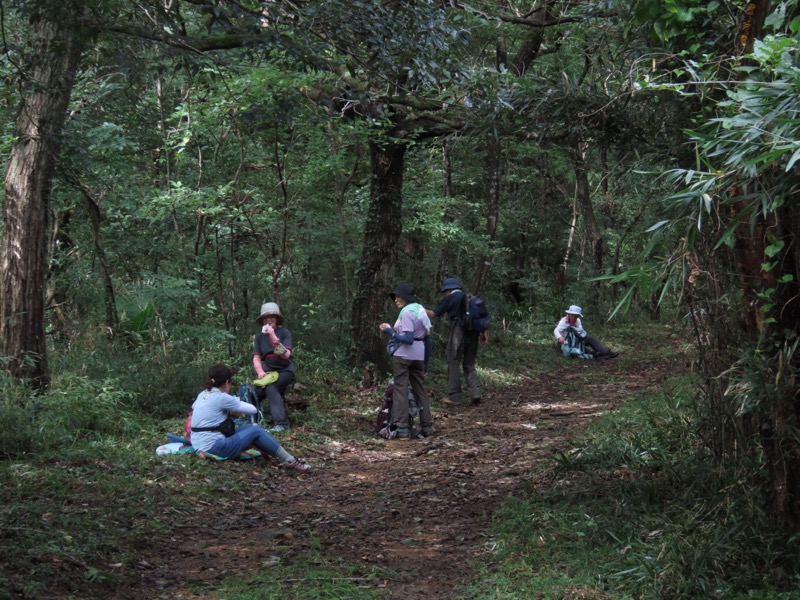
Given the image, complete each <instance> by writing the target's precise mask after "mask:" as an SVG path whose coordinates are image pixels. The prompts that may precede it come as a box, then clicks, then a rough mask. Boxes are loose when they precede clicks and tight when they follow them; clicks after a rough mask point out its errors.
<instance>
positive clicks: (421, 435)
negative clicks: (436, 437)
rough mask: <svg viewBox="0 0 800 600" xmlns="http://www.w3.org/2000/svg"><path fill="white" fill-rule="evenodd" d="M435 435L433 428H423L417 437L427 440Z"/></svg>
mask: <svg viewBox="0 0 800 600" xmlns="http://www.w3.org/2000/svg"><path fill="white" fill-rule="evenodd" d="M432 435H433V427H423V428H422V429H420V430H419V432H418V433H417V435H416V436H415V437H417V438H426V437H431V436H432Z"/></svg>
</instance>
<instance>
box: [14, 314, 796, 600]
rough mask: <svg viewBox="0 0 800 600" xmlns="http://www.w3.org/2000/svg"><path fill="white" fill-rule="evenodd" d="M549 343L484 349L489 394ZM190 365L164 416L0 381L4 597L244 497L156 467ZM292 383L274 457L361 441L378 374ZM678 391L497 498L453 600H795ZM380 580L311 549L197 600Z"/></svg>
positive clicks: (545, 339)
mask: <svg viewBox="0 0 800 600" xmlns="http://www.w3.org/2000/svg"><path fill="white" fill-rule="evenodd" d="M551 330H552V323H550V322H545V321H541V322H530V323H527V324H514V325H512V326H510V327H509V328H508V329H506V330H500V331H497V332H495V333H494V334H493V336H492V342H491V345H490V346H489V351H487V350H483V351H482V353H481V355H479V368H480V375H481V378H482V384H483V385H484V388H485V391H486V393H488V394H491V393H492V392H493V391H498V390H501V389H503V388H507V387H510V386H514V385H517V384H518V383H519V382H520V381H524V380H525V378H529V377H535V376H537V375H543V374H545V375H546V374H547V373H554V372H556V371H557V370H558V369H562V368H563V367H564V359H563V358H562V357H561V356H560V355H559V354H558V353H556V352H555V349H554V347H553V343H552V338H551ZM596 331H597V332H598V334H599V335H600V337H601V338H603V339H604V340H607V342H608V343H609V345H610V346H612V347H614V348H615V349H618V350H621V351H622V352H623V354H622V355H621V356H620V357H619V359H617V361H618V363H619V365H620V366H621V367H622V368H623V369H625V368H636V365H635V361H636V360H637V359H639V358H640V359H644V360H659V359H660V358H662V357H664V358H666V357H668V356H669V355H670V353H674V349H675V348H676V347H678V346H680V344H681V343H682V342H681V341H680V339H681V337H682V336H681V335H680V332H679V331H677V329H675V328H670V327H669V326H666V325H663V324H646V323H645V324H642V323H637V324H635V325H630V326H628V327H626V328H622V327H615V328H609V330H608V331H607V332H606V331H604V330H603V329H602V328H601V327H600V326H599V324H598V327H597V329H596ZM635 334H636V335H638V336H639V337H640V339H641V338H642V337H645V338H646V339H648V340H650V341H651V343H650V344H647V345H645V346H643V347H642V348H641V349H639V350H637V351H636V352H637V355H636V357H634V356H633V348H632V347H631V346H630V344H629V343H626V342H627V340H631V339H635ZM208 358H209V357H208V356H205V355H204V356H203V360H206V361H207V362H208V360H207V359H208ZM628 365H630V367H628ZM201 371H202V365H200V364H199V363H197V364H194V365H189V366H187V367H186V369H185V372H184V373H183V374H182V375H181V377H179V378H177V379H175V380H173V381H171V382H170V385H171V386H172V387H170V388H168V389H167V388H165V389H163V390H162V395H163V397H167V398H171V400H170V403H169V404H168V405H165V406H162V407H160V408H159V410H152V406H151V404H150V403H147V402H144V401H143V400H142V398H141V397H139V396H138V395H136V392H135V391H134V390H133V389H132V388H131V387H130V385H129V383H128V382H126V381H123V380H120V379H114V378H108V379H103V378H99V377H89V376H86V375H85V374H81V375H76V374H75V373H81V370H79V369H67V368H64V369H62V371H61V373H60V374H59V375H58V376H57V377H55V378H54V385H53V387H52V390H51V391H50V392H47V393H44V394H35V393H33V392H31V391H30V390H29V389H27V388H25V387H19V386H18V387H14V386H11V385H9V384H7V383H4V382H0V383H2V390H0V391H2V392H3V398H2V399H0V426H2V427H3V431H4V434H3V436H2V438H1V439H0V553H2V556H3V557H4V559H3V561H2V563H0V598H3V597H25V598H40V597H70V596H73V597H81V598H90V597H92V596H93V591H94V590H101V589H103V588H104V587H105V586H107V585H109V584H113V583H119V582H120V581H122V580H121V579H120V576H119V574H118V573H119V566H120V565H126V566H127V567H131V566H133V567H135V568H139V565H142V566H141V568H148V567H147V564H146V560H147V551H148V548H149V546H150V544H151V542H152V540H153V539H154V538H156V537H161V538H164V537H165V536H166V537H168V536H169V535H171V533H170V532H171V531H172V529H173V528H174V527H175V525H176V524H179V525H180V524H191V523H192V522H193V518H194V513H195V511H196V510H197V509H198V506H200V505H206V504H209V503H214V504H216V505H220V506H224V504H225V499H226V498H231V497H233V496H236V497H238V498H239V499H241V497H244V496H246V495H247V489H246V486H245V485H244V484H242V481H241V480H242V478H241V477H240V475H241V474H243V473H247V472H249V471H250V470H252V467H251V466H250V465H248V464H247V463H246V462H245V463H236V462H231V463H227V464H225V467H224V468H214V467H215V465H209V464H207V462H206V461H199V460H196V459H195V458H194V457H192V456H178V457H171V458H170V459H169V460H162V459H159V458H157V457H156V456H155V455H154V452H153V450H154V448H155V447H156V446H157V445H158V444H161V443H163V442H165V441H166V440H165V435H164V434H165V432H167V431H171V432H175V433H179V432H180V431H181V427H182V424H183V419H184V418H185V414H186V411H188V408H189V405H190V403H191V399H192V398H193V395H194V394H195V393H196V391H195V389H194V387H192V388H191V389H187V384H186V383H185V382H186V381H187V379H188V378H189V373H191V372H201ZM299 371H300V373H301V377H300V378H299V385H296V386H295V389H294V390H293V391H292V395H294V396H296V397H298V398H300V399H302V400H305V401H307V407H306V408H304V409H303V410H300V409H294V412H293V415H292V417H293V421H294V422H295V423H296V424H297V425H298V427H297V428H296V429H295V430H293V431H292V433H291V434H289V437H288V439H287V441H288V445H289V446H290V447H291V448H292V450H293V451H294V452H295V453H297V454H298V455H300V456H303V457H305V458H307V459H310V460H311V461H312V463H314V464H315V465H317V466H319V467H320V468H325V464H326V462H328V461H330V460H333V459H335V457H336V455H337V453H338V452H341V444H340V443H339V442H338V440H339V438H345V437H346V438H350V439H356V440H359V439H367V438H368V437H371V436H372V434H371V432H370V427H371V425H372V421H373V419H374V412H375V409H376V408H377V407H378V406H379V405H380V402H381V397H382V394H383V389H384V388H383V387H382V386H383V385H385V381H386V377H385V376H384V377H382V378H381V384H380V385H379V386H378V387H377V388H371V389H365V388H362V387H361V386H360V385H359V381H360V375H361V373H360V372H355V371H352V370H349V369H347V368H346V367H344V366H343V364H341V363H336V364H331V363H330V362H326V361H325V360H324V359H323V358H322V357H318V356H315V355H313V354H312V353H310V352H309V353H307V354H306V355H305V357H304V360H303V363H302V365H300V369H299ZM428 385H429V387H430V388H431V391H432V394H431V395H432V397H433V398H437V397H438V394H440V393H441V394H443V393H444V391H445V386H446V376H445V373H444V369H443V365H442V361H441V360H439V361H438V363H437V364H436V365H435V367H434V372H433V373H432V374H431V377H430V379H429V381H428ZM199 386H200V382H198V383H197V385H196V387H197V388H199ZM691 390H692V382H691V381H689V380H688V379H674V380H673V381H671V382H670V383H669V384H668V385H664V386H662V390H661V394H660V395H659V396H656V397H654V396H652V395H649V396H648V397H647V398H641V399H638V400H633V401H630V402H628V403H627V404H626V405H625V406H624V407H623V408H621V409H619V410H618V411H616V412H614V413H612V414H609V415H607V416H606V417H604V418H603V419H602V420H600V421H597V422H595V424H594V425H593V426H592V427H591V428H590V429H589V430H588V432H587V433H586V434H585V435H584V436H582V437H581V438H580V439H578V440H575V441H574V445H573V450H571V451H569V452H564V453H562V454H560V455H558V456H557V457H556V460H555V462H554V463H552V464H550V465H546V466H545V467H544V470H543V471H542V473H541V474H540V476H539V478H538V481H536V483H535V484H534V485H533V487H532V488H531V489H530V490H529V493H527V494H524V495H521V496H519V497H516V498H510V499H508V500H507V502H506V503H505V504H504V506H503V507H502V509H501V510H500V512H499V513H498V514H497V516H496V520H495V524H494V528H495V531H494V532H493V533H494V535H495V538H496V540H497V545H496V548H495V552H494V560H492V561H490V562H486V560H485V559H482V562H481V563H480V564H477V565H476V568H477V569H478V572H477V575H476V578H475V580H474V581H473V582H472V583H471V585H469V588H468V591H467V592H465V594H466V595H463V596H460V597H464V598H471V599H474V600H478V599H483V598H487V599H488V598H505V599H515V598H519V599H523V598H524V599H528V598H614V599H616V598H686V597H714V598H732V599H736V600H738V599H740V598H767V599H771V600H778V599H784V600H786V599H789V598H800V594H798V593H797V592H791V591H787V590H789V589H791V588H793V587H794V586H795V585H796V584H797V583H798V582H797V581H795V580H794V579H792V577H791V576H789V575H782V574H783V573H789V574H791V573H796V572H797V570H798V562H800V559H798V555H800V553H799V552H798V547H797V540H795V539H794V538H791V537H789V536H787V535H783V534H781V533H779V532H775V531H774V530H772V529H770V527H769V526H768V525H767V524H766V520H765V518H764V514H763V512H762V510H761V506H762V501H761V499H760V498H759V497H758V494H757V491H758V490H759V489H761V485H760V484H758V483H757V482H756V483H754V481H753V477H754V476H753V475H752V473H755V472H757V468H756V467H757V465H753V466H752V467H750V468H749V470H748V469H747V468H745V467H746V465H743V466H742V468H741V471H739V472H736V473H726V472H722V471H717V470H714V469H712V468H711V467H710V466H709V464H710V463H709V462H708V461H706V460H704V458H705V457H704V456H703V454H702V452H700V451H699V450H700V449H701V447H700V445H699V443H698V435H697V433H698V432H697V431H696V422H697V421H696V420H695V412H696V407H695V406H694V403H693V394H692V391H691ZM173 405H175V406H177V407H179V409H177V410H176V409H174V408H173V407H172V406H173ZM265 473H266V475H265V476H268V477H269V476H273V475H274V476H275V477H276V478H277V477H279V474H278V473H274V474H273V473H271V472H265ZM391 579H392V574H391V573H386V572H381V571H377V570H376V571H370V572H365V571H363V570H356V569H355V568H354V567H353V566H351V565H347V564H340V563H339V562H337V561H336V560H332V559H331V558H330V557H325V556H318V555H316V554H315V552H314V551H313V550H311V551H309V552H308V553H306V554H304V555H303V556H302V557H297V559H296V560H294V561H292V564H288V563H287V564H284V563H282V562H281V563H279V564H276V565H269V566H264V568H262V569H255V570H254V574H253V577H252V578H249V579H247V580H246V581H231V580H228V581H224V582H221V585H222V586H223V587H222V588H221V589H217V590H214V591H211V590H209V591H208V593H209V595H208V597H224V598H240V599H245V598H256V597H258V598H272V597H275V598H278V597H286V598H288V597H297V598H345V597H347V598H353V599H357V600H361V599H363V600H367V599H371V598H379V597H386V594H387V593H390V590H391V584H390V583H389V584H387V583H386V582H387V581H388V582H391ZM387 585H388V590H387V587H386V586H387ZM4 594H5V595H4ZM214 594H217V595H214ZM237 594H238V595H237Z"/></svg>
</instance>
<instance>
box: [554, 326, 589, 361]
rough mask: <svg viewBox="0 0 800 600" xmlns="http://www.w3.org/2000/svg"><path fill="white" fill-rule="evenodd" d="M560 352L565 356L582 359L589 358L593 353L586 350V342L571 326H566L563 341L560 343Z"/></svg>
mask: <svg viewBox="0 0 800 600" xmlns="http://www.w3.org/2000/svg"><path fill="white" fill-rule="evenodd" d="M561 353H562V354H563V355H564V356H566V357H567V358H582V359H584V360H591V359H593V358H594V355H593V354H591V353H590V352H588V351H587V350H586V344H584V342H583V338H581V336H579V335H578V332H577V331H576V330H575V328H573V327H568V328H567V331H566V333H565V334H564V343H563V344H561Z"/></svg>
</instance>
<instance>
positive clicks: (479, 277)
mask: <svg viewBox="0 0 800 600" xmlns="http://www.w3.org/2000/svg"><path fill="white" fill-rule="evenodd" d="M486 153H487V154H486V163H487V164H486V167H487V169H486V170H487V173H486V177H487V180H488V181H487V182H486V185H487V188H488V189H487V193H488V198H487V201H486V237H487V241H488V243H489V250H490V252H488V253H487V254H485V255H484V256H482V257H481V259H480V262H479V263H478V267H477V269H475V277H474V279H473V280H472V286H471V291H472V293H474V294H480V293H481V291H482V290H483V288H484V287H485V286H486V280H487V279H488V277H489V270H490V269H491V267H492V262H493V261H494V257H493V256H492V254H491V250H492V249H493V248H494V246H495V243H496V242H497V222H498V221H499V219H500V165H501V161H502V155H503V152H502V147H501V145H500V139H499V138H498V137H497V135H492V136H491V139H490V140H489V147H488V148H487V149H486Z"/></svg>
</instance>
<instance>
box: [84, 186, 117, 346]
mask: <svg viewBox="0 0 800 600" xmlns="http://www.w3.org/2000/svg"><path fill="white" fill-rule="evenodd" d="M77 185H78V187H80V189H81V191H82V192H83V197H84V198H86V206H87V208H88V210H89V219H90V220H91V222H92V232H93V233H94V250H95V253H96V254H97V258H98V260H99V262H100V277H101V279H102V280H103V291H104V304H105V309H106V327H107V328H108V330H109V332H114V331H116V329H117V325H119V315H118V314H117V301H116V298H115V296H114V284H113V281H112V279H111V269H110V268H109V266H108V258H107V257H106V250H105V248H104V247H103V240H102V235H101V234H100V225H101V223H102V221H103V214H102V211H101V209H100V203H99V202H98V201H97V199H96V198H95V196H94V193H92V190H91V189H90V188H89V186H87V185H85V184H84V183H82V182H77Z"/></svg>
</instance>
